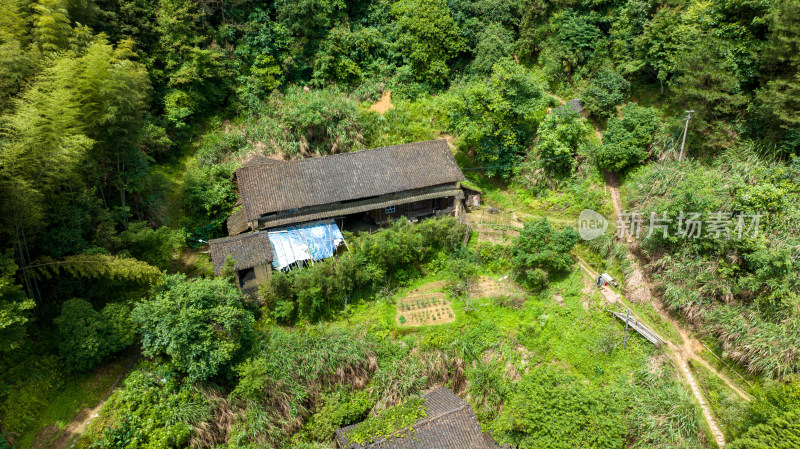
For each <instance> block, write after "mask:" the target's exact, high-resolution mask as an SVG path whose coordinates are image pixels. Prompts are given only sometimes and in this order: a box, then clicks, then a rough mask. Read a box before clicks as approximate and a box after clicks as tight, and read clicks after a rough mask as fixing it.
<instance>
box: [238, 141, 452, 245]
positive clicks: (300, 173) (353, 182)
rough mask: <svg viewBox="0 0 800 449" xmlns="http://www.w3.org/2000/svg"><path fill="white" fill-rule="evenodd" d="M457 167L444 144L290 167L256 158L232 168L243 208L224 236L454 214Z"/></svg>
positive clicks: (386, 149)
mask: <svg viewBox="0 0 800 449" xmlns="http://www.w3.org/2000/svg"><path fill="white" fill-rule="evenodd" d="M463 180H464V174H463V173H461V169H459V168H458V164H456V161H455V159H454V158H453V154H452V153H451V152H450V149H449V147H448V146H447V142H446V141H445V140H431V141H426V142H414V143H408V144H404V145H395V146H391V147H384V148H376V149H373V150H363V151H356V152H352V153H341V154H334V155H330V156H321V157H314V158H308V159H299V160H294V161H275V160H264V159H260V160H256V161H254V162H252V163H249V164H246V165H245V166H244V167H242V168H240V169H238V170H236V183H237V186H238V189H239V195H240V202H241V207H240V208H238V209H237V210H236V211H235V212H234V213H233V214H232V216H231V218H230V219H229V220H228V234H230V235H234V234H240V233H243V232H247V231H255V230H259V229H270V228H275V227H279V226H286V225H292V224H297V223H303V222H308V221H314V220H320V219H324V218H335V219H336V220H337V223H338V224H339V225H341V224H342V222H343V221H344V220H346V219H360V218H361V217H360V215H362V214H367V215H368V216H369V217H370V218H371V219H372V220H374V222H375V223H378V224H381V223H385V222H387V221H389V220H391V219H396V218H399V217H400V216H405V217H408V218H416V217H424V216H429V215H436V214H441V213H453V212H456V213H460V210H457V209H458V208H459V206H460V204H459V202H458V201H457V200H460V199H463V198H464V194H463V192H462V191H461V188H460V183H461V181H463Z"/></svg>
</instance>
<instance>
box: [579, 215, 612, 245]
mask: <svg viewBox="0 0 800 449" xmlns="http://www.w3.org/2000/svg"><path fill="white" fill-rule="evenodd" d="M606 229H608V220H606V217H604V216H602V215H600V214H599V213H597V212H595V211H593V210H591V209H584V210H582V211H581V214H580V215H579V216H578V234H580V236H581V238H582V239H584V240H592V239H596V238H597V237H600V236H601V235H603V233H605V232H606Z"/></svg>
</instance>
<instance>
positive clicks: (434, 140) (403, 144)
mask: <svg viewBox="0 0 800 449" xmlns="http://www.w3.org/2000/svg"><path fill="white" fill-rule="evenodd" d="M440 140H441V141H445V142H447V139H430V140H420V141H418V142H406V143H398V144H396V145H385V146H382V147H378V148H365V149H363V150H356V151H342V152H340V153H333V154H321V155H319V156H311V157H300V158H297V159H289V160H286V159H270V161H274V162H254V163H252V164H247V165H242V166H241V167H239V168H237V169H236V171H239V170H243V169H245V168H254V167H255V168H258V167H260V166H262V165H271V164H274V163H283V164H291V163H299V162H303V161H309V160H319V159H325V158H333V157H336V156H346V155H352V154H354V153H361V152H369V151H378V150H385V149H387V148H397V147H403V146H408V145H416V144H420V143H427V142H438V141H440ZM448 148H449V146H448ZM267 159H269V158H267Z"/></svg>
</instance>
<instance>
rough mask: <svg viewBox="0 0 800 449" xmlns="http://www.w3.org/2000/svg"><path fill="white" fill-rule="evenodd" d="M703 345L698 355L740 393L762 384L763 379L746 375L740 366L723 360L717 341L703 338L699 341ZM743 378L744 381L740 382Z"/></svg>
mask: <svg viewBox="0 0 800 449" xmlns="http://www.w3.org/2000/svg"><path fill="white" fill-rule="evenodd" d="M700 341H701V342H702V343H703V346H704V348H703V350H702V351H700V352H699V353H698V354H699V355H700V357H701V358H702V359H703V360H705V361H706V362H707V363H708V364H709V365H711V366H713V367H714V369H716V370H717V371H718V372H720V373H722V374H724V375H725V376H727V377H728V379H730V380H731V382H733V383H734V384H736V387H737V388H739V389H740V390H742V391H749V390H751V389H752V388H754V387H758V386H760V385H761V384H762V383H763V379H761V378H760V377H758V376H754V375H752V374H749V373H747V371H746V370H745V369H743V368H742V367H741V366H740V365H738V364H736V362H734V361H732V360H723V356H722V348H721V345H720V343H719V341H717V340H714V339H711V338H704V339H701V340H700ZM742 378H744V380H742Z"/></svg>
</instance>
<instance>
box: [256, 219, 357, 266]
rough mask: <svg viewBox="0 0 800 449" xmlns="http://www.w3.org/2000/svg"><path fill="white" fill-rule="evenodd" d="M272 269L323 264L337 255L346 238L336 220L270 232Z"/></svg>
mask: <svg viewBox="0 0 800 449" xmlns="http://www.w3.org/2000/svg"><path fill="white" fill-rule="evenodd" d="M269 241H270V243H272V250H273V258H272V266H273V267H274V268H277V269H279V270H282V269H284V268H286V267H288V266H289V265H291V264H293V263H295V262H299V261H303V260H309V259H311V260H314V261H317V260H322V259H327V258H328V257H331V256H333V255H334V253H336V248H337V247H338V246H339V244H340V243H342V242H343V241H344V236H342V232H341V231H340V230H339V227H338V226H336V222H335V221H333V220H323V221H315V222H312V223H305V224H302V225H297V226H288V227H285V228H281V229H274V230H271V231H269Z"/></svg>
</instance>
